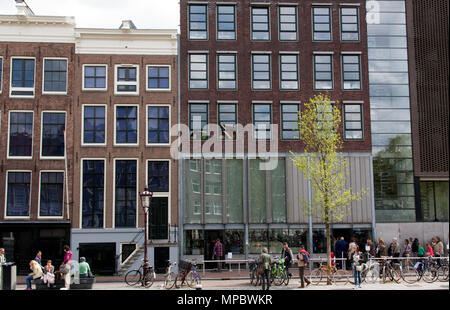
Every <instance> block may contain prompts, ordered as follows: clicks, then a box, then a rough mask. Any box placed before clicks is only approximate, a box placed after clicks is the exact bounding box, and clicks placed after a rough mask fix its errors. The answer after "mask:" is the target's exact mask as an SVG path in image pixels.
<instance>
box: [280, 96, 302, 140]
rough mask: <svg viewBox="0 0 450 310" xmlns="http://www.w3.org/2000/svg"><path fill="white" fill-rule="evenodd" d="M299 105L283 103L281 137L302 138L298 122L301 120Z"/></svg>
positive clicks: (289, 138)
mask: <svg viewBox="0 0 450 310" xmlns="http://www.w3.org/2000/svg"><path fill="white" fill-rule="evenodd" d="M299 109H300V107H299V105H298V104H286V103H283V104H282V105H281V139H283V140H298V139H299V138H300V134H299V128H298V122H299V119H298V118H299V115H298V112H299Z"/></svg>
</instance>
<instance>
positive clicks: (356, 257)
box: [352, 246, 361, 289]
mask: <svg viewBox="0 0 450 310" xmlns="http://www.w3.org/2000/svg"><path fill="white" fill-rule="evenodd" d="M360 260H361V254H360V252H359V246H356V248H355V252H354V253H353V263H352V267H353V268H352V269H353V277H354V278H355V288H354V289H357V288H358V287H359V288H361V264H360V262H359V261H360Z"/></svg>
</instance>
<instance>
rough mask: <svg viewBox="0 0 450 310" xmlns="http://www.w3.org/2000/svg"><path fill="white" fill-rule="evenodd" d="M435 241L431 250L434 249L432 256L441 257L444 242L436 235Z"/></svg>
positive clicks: (439, 262)
mask: <svg viewBox="0 0 450 310" xmlns="http://www.w3.org/2000/svg"><path fill="white" fill-rule="evenodd" d="M434 241H435V245H434V247H433V251H434V256H435V257H442V256H444V244H443V243H442V241H441V238H439V237H438V236H436V237H435V238H434ZM437 263H438V266H441V260H440V259H438V260H437Z"/></svg>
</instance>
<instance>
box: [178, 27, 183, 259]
mask: <svg viewBox="0 0 450 310" xmlns="http://www.w3.org/2000/svg"><path fill="white" fill-rule="evenodd" d="M177 51H178V52H177V54H178V55H177V62H178V63H177V68H178V70H177V72H178V74H177V80H178V89H177V90H178V94H177V97H178V103H177V107H178V108H177V114H178V115H177V117H178V132H180V130H181V126H180V103H181V91H180V86H181V80H180V71H181V70H180V59H181V57H180V35H179V34H177ZM178 143H179V144H180V143H181V142H180V141H179V142H178ZM178 146H179V145H178ZM178 155H180V154H178ZM182 195H183V161H182V159H181V158H180V156H178V241H179V243H178V261H180V259H181V256H182V254H183V243H184V237H183V232H184V229H183V207H184V205H183V203H184V200H183V199H181V198H182V197H183V196H182Z"/></svg>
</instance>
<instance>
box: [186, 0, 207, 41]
mask: <svg viewBox="0 0 450 310" xmlns="http://www.w3.org/2000/svg"><path fill="white" fill-rule="evenodd" d="M207 8H208V6H207V5H202V4H191V5H189V39H190V40H206V39H208V16H207V15H208V14H207V11H208V9H207Z"/></svg>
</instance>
